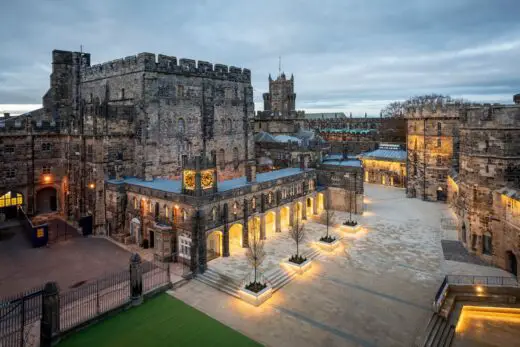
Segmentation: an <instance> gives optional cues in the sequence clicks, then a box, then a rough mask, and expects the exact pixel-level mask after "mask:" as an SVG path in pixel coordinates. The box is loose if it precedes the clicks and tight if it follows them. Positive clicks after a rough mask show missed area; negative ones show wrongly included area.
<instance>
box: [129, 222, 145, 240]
mask: <svg viewBox="0 0 520 347" xmlns="http://www.w3.org/2000/svg"><path fill="white" fill-rule="evenodd" d="M130 236H131V237H133V238H134V240H135V243H136V244H137V245H140V244H141V241H142V237H141V221H140V220H139V219H138V218H132V220H131V221H130Z"/></svg>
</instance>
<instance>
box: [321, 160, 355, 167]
mask: <svg viewBox="0 0 520 347" xmlns="http://www.w3.org/2000/svg"><path fill="white" fill-rule="evenodd" d="M323 164H324V165H335V166H353V167H361V162H360V161H359V160H343V161H342V160H331V161H328V160H327V161H326V162H324V163H323Z"/></svg>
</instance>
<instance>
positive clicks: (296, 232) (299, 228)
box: [290, 210, 305, 259]
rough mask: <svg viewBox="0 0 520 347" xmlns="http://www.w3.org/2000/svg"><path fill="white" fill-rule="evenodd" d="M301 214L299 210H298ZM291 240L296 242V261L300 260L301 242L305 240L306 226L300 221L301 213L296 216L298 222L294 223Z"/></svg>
mask: <svg viewBox="0 0 520 347" xmlns="http://www.w3.org/2000/svg"><path fill="white" fill-rule="evenodd" d="M298 212H299V210H298ZM290 234H291V238H292V239H293V240H294V242H296V256H295V259H299V258H301V257H300V242H302V241H303V240H304V239H305V225H304V224H303V223H302V221H301V220H300V215H299V213H297V214H296V220H295V221H294V224H293V227H292V229H291V233H290Z"/></svg>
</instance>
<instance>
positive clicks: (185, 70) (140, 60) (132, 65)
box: [70, 52, 251, 83]
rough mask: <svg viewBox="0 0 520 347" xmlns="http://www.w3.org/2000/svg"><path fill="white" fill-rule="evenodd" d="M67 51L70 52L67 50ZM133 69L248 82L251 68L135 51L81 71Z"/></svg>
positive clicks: (98, 73)
mask: <svg viewBox="0 0 520 347" xmlns="http://www.w3.org/2000/svg"><path fill="white" fill-rule="evenodd" d="M70 53H71V52H70ZM135 72H159V73H167V74H178V75H185V76H190V77H202V78H211V79H220V80H227V81H234V82H243V83H251V71H250V70H249V69H241V68H238V67H235V66H229V67H228V66H227V65H223V64H215V65H213V64H211V63H208V62H207V61H202V60H199V61H198V62H197V61H195V60H193V59H186V58H181V59H179V60H177V58H176V57H173V56H167V55H163V54H158V55H157V56H156V55H155V54H154V53H139V54H137V55H135V56H128V57H126V58H123V59H116V60H112V61H109V62H106V63H102V64H97V65H93V66H87V67H85V68H84V69H83V71H82V78H83V80H84V81H89V80H93V79H99V78H107V77H113V76H117V75H121V74H127V73H135Z"/></svg>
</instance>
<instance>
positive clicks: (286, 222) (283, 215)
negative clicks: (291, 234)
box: [280, 206, 291, 231]
mask: <svg viewBox="0 0 520 347" xmlns="http://www.w3.org/2000/svg"><path fill="white" fill-rule="evenodd" d="M290 215H291V214H290V211H289V207H288V206H283V207H282V208H280V228H281V229H282V231H284V230H289V228H290V226H291V223H290Z"/></svg>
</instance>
